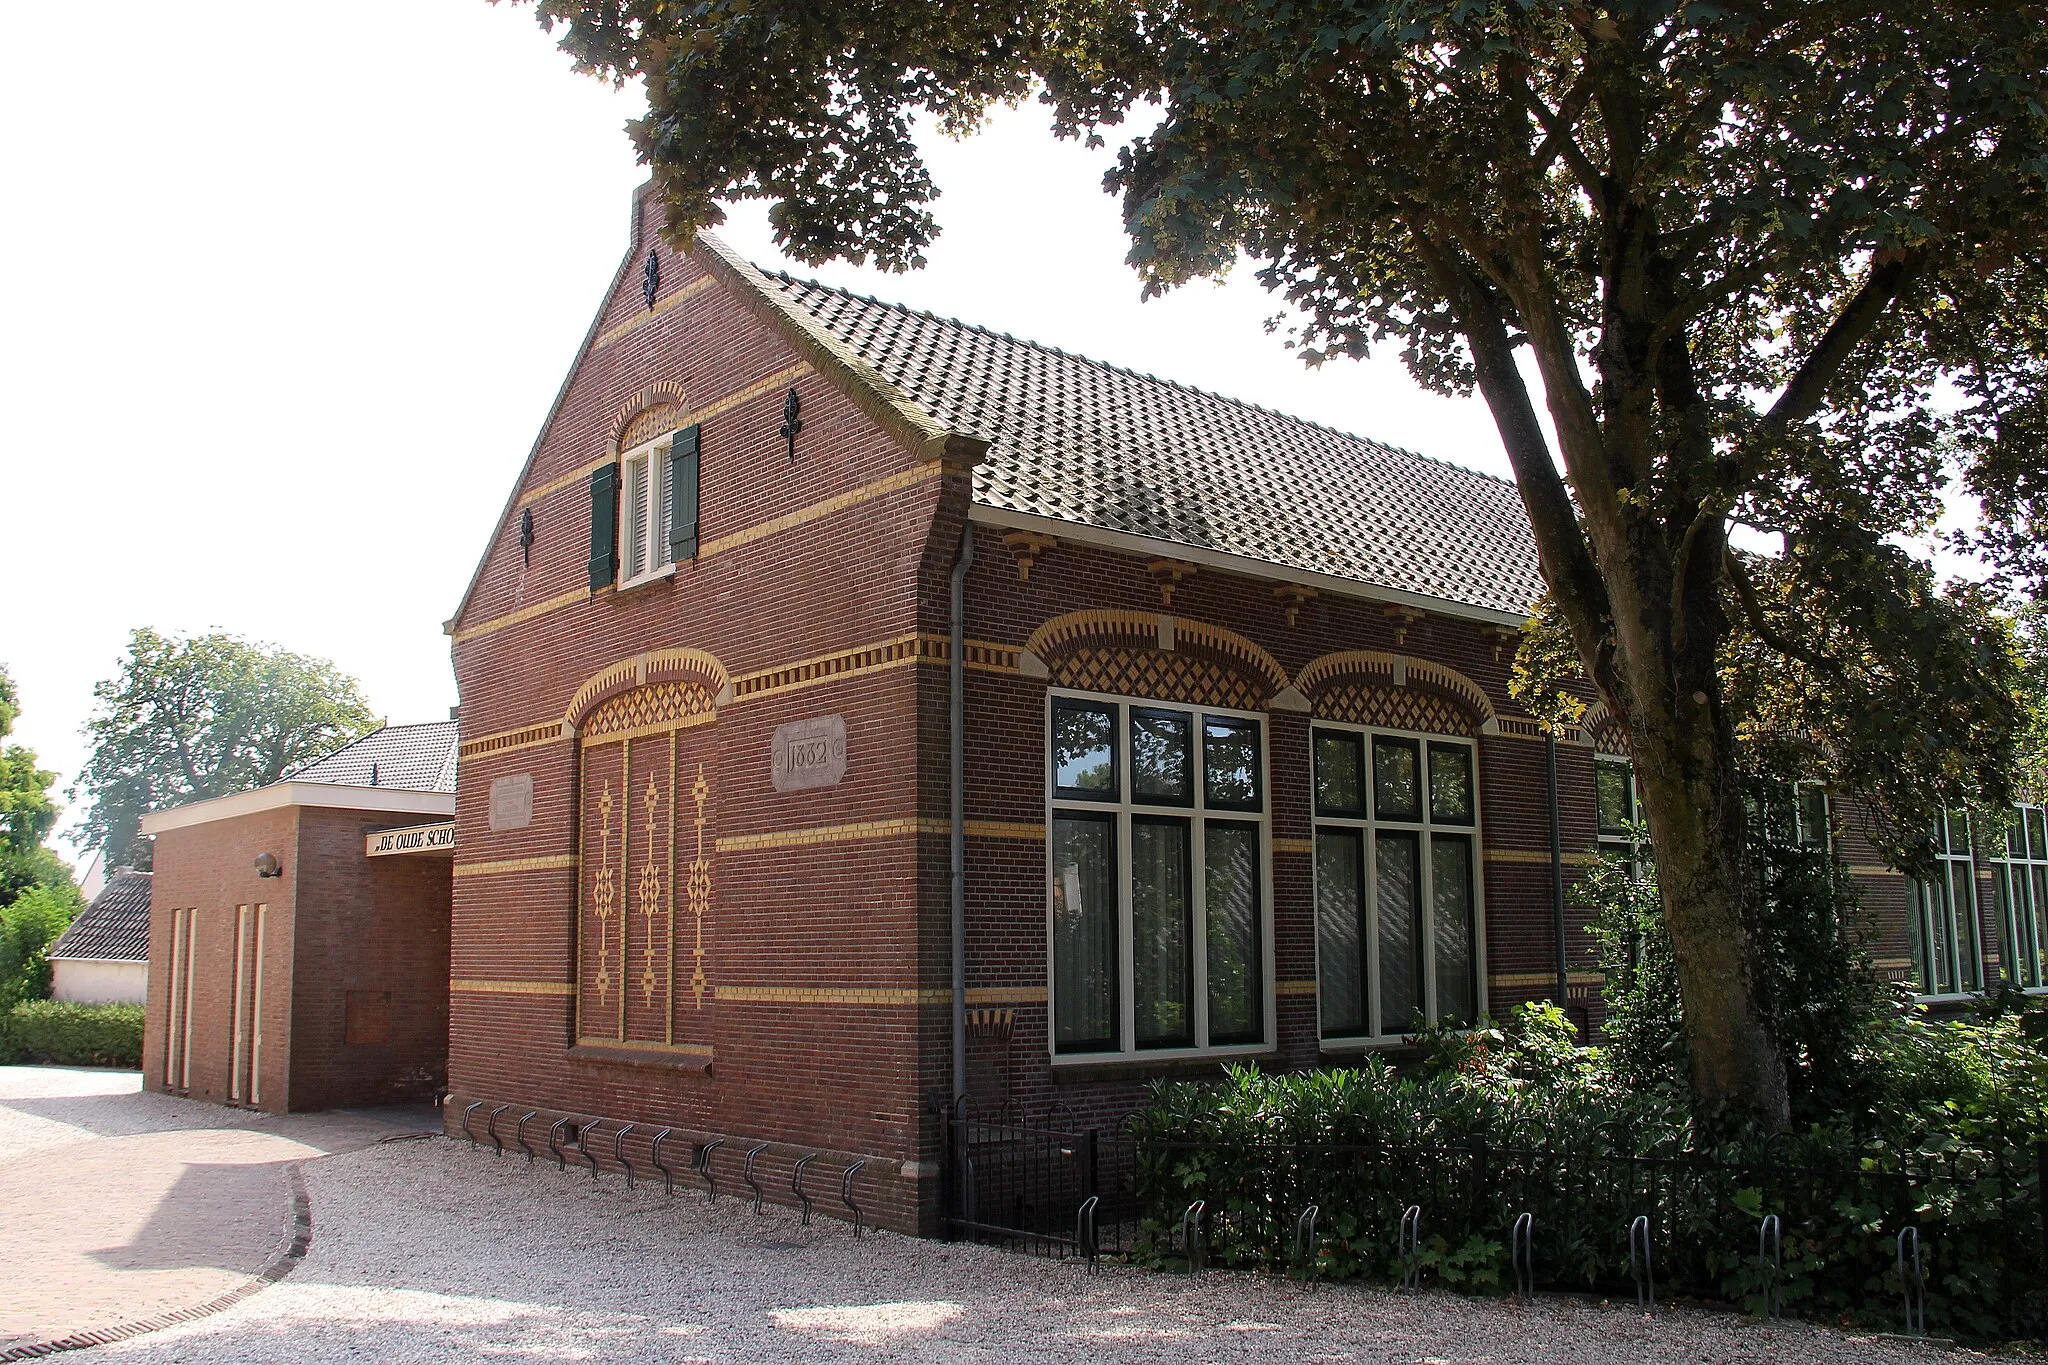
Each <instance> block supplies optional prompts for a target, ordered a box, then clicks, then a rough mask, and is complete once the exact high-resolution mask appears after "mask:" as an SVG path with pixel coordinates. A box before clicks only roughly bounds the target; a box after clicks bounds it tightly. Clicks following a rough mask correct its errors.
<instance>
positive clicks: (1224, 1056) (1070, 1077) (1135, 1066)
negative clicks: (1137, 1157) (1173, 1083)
mask: <svg viewBox="0 0 2048 1365" xmlns="http://www.w3.org/2000/svg"><path fill="white" fill-rule="evenodd" d="M1279 1060H1280V1052H1279V1050H1278V1049H1277V1048H1271V1047H1267V1046H1265V1045H1264V1044H1260V1045H1259V1046H1256V1047H1248V1048H1240V1049H1236V1050H1234V1051H1213V1050H1212V1051H1209V1052H1195V1053H1187V1052H1176V1053H1170V1054H1164V1055H1158V1056H1146V1055H1143V1054H1139V1055H1136V1056H1133V1055H1130V1054H1117V1055H1115V1056H1107V1057H1106V1056H1103V1055H1101V1054H1099V1053H1098V1054H1096V1055H1094V1056H1092V1057H1077V1058H1074V1059H1072V1060H1064V1059H1061V1058H1058V1057H1055V1058H1054V1059H1053V1063H1052V1080H1053V1084H1054V1085H1068V1084H1079V1083H1082V1082H1086V1081H1125V1080H1150V1079H1153V1078H1155V1077H1157V1078H1164V1079H1173V1078H1181V1077H1188V1076H1207V1077H1214V1076H1216V1075H1218V1074H1220V1073H1221V1071H1222V1069H1223V1068H1224V1067H1226V1066H1232V1065H1242V1064H1245V1063H1253V1062H1258V1063H1275V1062H1278V1061H1279Z"/></svg>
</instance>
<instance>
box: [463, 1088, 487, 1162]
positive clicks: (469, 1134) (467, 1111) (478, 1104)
mask: <svg viewBox="0 0 2048 1365" xmlns="http://www.w3.org/2000/svg"><path fill="white" fill-rule="evenodd" d="M483 1107H484V1102H483V1101H482V1100H478V1101H476V1103H474V1104H472V1105H470V1106H469V1107H468V1108H467V1109H464V1110H463V1111H462V1135H463V1136H464V1137H466V1138H468V1139H469V1149H470V1150H471V1151H472V1152H473V1151H475V1150H476V1134H475V1133H473V1132H471V1131H470V1127H469V1116H470V1115H471V1114H474V1113H475V1112H476V1111H477V1110H479V1109H481V1108H483Z"/></svg>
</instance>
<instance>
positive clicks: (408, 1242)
mask: <svg viewBox="0 0 2048 1365" xmlns="http://www.w3.org/2000/svg"><path fill="white" fill-rule="evenodd" d="M304 1171H305V1179H306V1185H307V1187H308V1190H309V1193H310V1196H311V1204H312V1211H313V1214H312V1216H313V1240H312V1246H311V1249H310V1250H309V1251H308V1253H307V1255H306V1257H305V1259H304V1260H303V1261H302V1262H301V1263H300V1264H299V1265H298V1267H297V1268H296V1269H295V1270H294V1271H293V1272H292V1273H291V1275H289V1276H288V1277H286V1278H284V1279H282V1280H280V1281H278V1282H277V1283H275V1284H273V1285H270V1286H269V1287H268V1288H266V1289H264V1290H263V1291H262V1292H261V1293H258V1294H253V1295H250V1296H249V1297H247V1298H244V1299H243V1300H241V1301H240V1302H238V1303H236V1304H234V1305H233V1306H231V1307H229V1308H226V1309H225V1310H223V1311H221V1312H218V1313H214V1314H211V1315H209V1316H206V1317H204V1318H201V1319H198V1320H196V1321H193V1322H189V1323H185V1324H181V1325H177V1326H173V1327H170V1328H167V1329H165V1330H163V1331H159V1332H152V1333H150V1334H148V1335H146V1336H138V1337H135V1338H133V1339H130V1340H126V1341H122V1342H119V1343H117V1344H114V1345H112V1346H107V1347H104V1348H100V1349H97V1350H92V1351H86V1352H82V1353H80V1354H79V1355H78V1356H75V1357H71V1359H75V1360H77V1361H78V1363H79V1365H88V1362H98V1361H101V1360H105V1361H107V1362H109V1365H159V1363H161V1365H270V1363H272V1362H274V1363H275V1365H306V1363H307V1362H318V1361H349V1362H364V1361H375V1362H378V1363H379V1365H411V1363H412V1362H426V1361H444V1360H459V1361H472V1360H513V1361H677V1362H690V1363H692V1365H711V1363H713V1362H716V1363H717V1365H754V1363H755V1362H780V1361H788V1362H803V1365H840V1362H845V1363H846V1365H853V1363H854V1362H860V1365H869V1362H898V1361H900V1362H912V1361H916V1362H924V1361H945V1362H961V1363H962V1365H998V1363H1001V1365H1010V1362H1022V1363H1023V1365H1123V1362H1148V1363H1149V1362H1158V1363H1159V1365H1169V1363H1170V1365H1207V1363H1208V1362H1232V1363H1233V1365H1236V1363H1237V1362H1274V1365H1280V1363H1281V1362H1285V1363H1286V1365H1297V1362H1317V1363H1320V1362H1373V1363H1375V1365H1424V1363H1433V1365H1454V1363H1455V1365H1467V1363H1468V1362H1470V1363H1472V1365H1479V1363H1481V1362H1486V1363H1489V1365H1490V1363H1493V1362H1503V1363H1504V1362H1558V1365H1563V1363H1564V1362H1570V1365H1621V1363H1622V1362H1627V1363H1628V1365H1636V1363H1637V1362H1654V1363H1655V1365H1680V1362H1683V1363H1684V1365H1703V1363H1704V1362H1734V1361H1744V1362H1750V1361H1754V1362H1780V1361H1786V1360H1796V1361H1798V1362H1799V1365H1851V1363H1852V1362H1853V1365H1896V1363H1898V1362H1906V1361H1928V1360H1942V1361H1956V1360H1957V1359H1958V1358H1959V1355H1960V1354H1961V1353H1943V1352H1940V1351H1934V1350H1929V1349H1927V1348H1917V1349H1916V1348H1910V1347H1904V1346H1898V1345H1894V1344H1891V1343H1886V1342H1879V1341H1874V1340H1870V1339H1868V1338H1864V1339H1857V1338H1852V1337H1848V1336H1845V1335H1843V1334H1841V1333H1839V1332H1832V1331H1826V1330H1822V1329H1819V1328H1813V1327H1807V1326H1803V1325H1800V1324H1797V1323H1785V1324H1777V1325H1769V1326H1766V1325H1763V1324H1758V1323H1753V1322H1750V1321H1748V1320H1746V1319H1744V1318H1741V1317H1738V1316H1735V1315H1733V1314H1726V1313H1718V1314H1706V1313H1696V1312H1687V1311H1678V1312H1669V1311H1666V1312H1661V1313H1659V1314H1658V1317H1657V1319H1656V1321H1654V1322H1650V1321H1646V1320H1645V1319H1643V1318H1642V1317H1640V1316H1639V1315H1637V1314H1636V1313H1634V1312H1632V1311H1628V1310H1625V1309H1622V1308H1619V1307H1612V1308H1610V1307H1606V1306H1602V1305H1598V1304H1593V1303H1587V1302H1583V1301H1578V1300H1564V1299H1549V1300H1542V1301H1539V1302H1537V1303H1536V1304H1533V1305H1514V1304H1510V1303H1504V1302H1500V1301H1476V1300H1469V1299H1459V1298H1455V1297H1451V1296H1448V1295H1441V1294H1423V1295H1421V1296H1419V1297H1414V1298H1404V1297H1399V1296H1395V1295H1392V1294H1388V1293H1384V1292H1382V1291H1379V1290H1374V1289H1367V1288H1362V1287H1359V1286H1355V1285H1332V1286H1325V1287H1322V1288H1320V1289H1318V1290H1316V1291H1315V1292H1312V1293H1311V1292H1307V1291H1305V1290H1304V1289H1303V1288H1302V1286H1300V1285H1298V1284H1294V1283H1292V1282H1288V1281H1284V1280H1276V1279H1272V1278H1268V1277H1264V1276H1254V1275H1239V1274H1227V1273H1211V1274H1206V1275H1203V1276H1201V1277H1199V1278H1198V1279H1194V1280H1190V1279H1188V1278H1186V1277H1184V1276H1176V1275H1162V1274H1156V1273H1152V1272H1148V1271H1140V1270H1130V1269H1123V1268H1115V1267H1112V1268H1107V1269H1105V1270H1104V1271H1103V1272H1102V1273H1100V1274H1097V1275H1091V1274H1089V1273H1088V1272H1087V1271H1086V1270H1085V1269H1084V1268H1082V1267H1080V1266H1076V1265H1073V1264H1058V1263H1053V1262H1047V1261H1043V1260H1038V1259H1034V1258H1030V1257H1024V1256H1018V1255H1012V1254H1010V1253H1007V1252H1002V1251H997V1250H994V1249H991V1248H986V1247H976V1246H948V1245H944V1244H941V1243H934V1242H919V1241H915V1240H912V1239H908V1238H903V1237H896V1236H890V1235H887V1234H871V1235H869V1236H866V1237H863V1238H861V1239H860V1240H859V1241H857V1242H856V1241H855V1240H854V1239H853V1238H852V1237H851V1236H850V1235H849V1233H848V1230H847V1227H846V1225H845V1224H844V1223H839V1222H834V1221H832V1220H829V1219H826V1218H824V1217H822V1216H821V1217H820V1218H819V1219H818V1220H817V1221H816V1222H815V1223H814V1224H813V1225H812V1226H811V1227H808V1228H805V1227H801V1226H799V1225H798V1222H797V1218H796V1215H795V1214H794V1213H792V1212H791V1211H789V1210H787V1209H780V1208H774V1207H770V1208H769V1209H768V1210H767V1212H766V1213H764V1214H762V1215H759V1216H756V1215H755V1214H753V1213H752V1212H751V1211H749V1210H748V1208H747V1207H746V1205H745V1204H744V1203H743V1202H742V1201H739V1200H735V1199H732V1198H729V1197H728V1198H722V1199H720V1200H719V1202H718V1203H717V1205H716V1206H711V1205H708V1204H707V1203H706V1202H705V1199H704V1196H703V1195H702V1194H701V1193H698V1192H695V1191H691V1192H688V1193H685V1194H679V1195H678V1196H677V1198H676V1199H674V1200H673V1201H670V1200H666V1199H664V1198H663V1197H662V1193H661V1186H660V1183H659V1182H658V1181H657V1182H654V1183H653V1184H652V1185H649V1184H646V1183H643V1184H641V1185H640V1186H639V1187H638V1188H636V1189H632V1190H628V1189H626V1188H625V1186H624V1183H623V1182H622V1181H621V1180H620V1179H619V1178H618V1177H617V1176H611V1175H607V1176H605V1177H604V1178H602V1179H599V1180H593V1179H591V1178H590V1176H589V1175H588V1174H587V1173H581V1172H578V1171H576V1170H574V1169H571V1170H568V1171H559V1170H557V1169H556V1168H555V1167H554V1166H553V1165H552V1164H549V1163H547V1162H545V1161H542V1162H536V1163H534V1164H531V1165H529V1164H528V1163H527V1162H525V1161H524V1160H521V1159H520V1158H519V1157H518V1156H516V1155H513V1156H505V1157H496V1156H493V1155H492V1154H491V1152H490V1149H489V1148H488V1147H487V1146H486V1147H484V1148H483V1149H481V1150H472V1149H471V1148H470V1147H469V1146H468V1145H467V1144H464V1143H460V1142H450V1141H447V1140H446V1139H435V1140H433V1141H428V1142H403V1143H386V1144H381V1145H375V1146H370V1147H366V1148H362V1149H359V1150H356V1151H352V1152H346V1153H342V1154H340V1155H336V1156H332V1157H328V1158H326V1159H323V1160H320V1161H315V1162H311V1163H309V1164H307V1165H306V1166H305V1167H304Z"/></svg>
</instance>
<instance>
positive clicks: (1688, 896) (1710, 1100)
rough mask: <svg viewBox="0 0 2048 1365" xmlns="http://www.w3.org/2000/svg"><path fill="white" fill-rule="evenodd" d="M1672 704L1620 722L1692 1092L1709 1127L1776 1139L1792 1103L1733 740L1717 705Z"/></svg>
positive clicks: (1635, 708)
mask: <svg viewBox="0 0 2048 1365" xmlns="http://www.w3.org/2000/svg"><path fill="white" fill-rule="evenodd" d="M1658 690H1659V691H1661V690H1662V689H1658ZM1676 700H1677V705H1676V706H1659V705H1657V704H1656V702H1655V701H1650V702H1648V703H1645V702H1644V701H1643V700H1641V699H1640V698H1637V699H1635V700H1634V704H1633V705H1631V706H1630V708H1629V714H1628V722H1629V731H1630V739H1631V742H1632V744H1633V747H1634V757H1635V771H1636V783H1637V788H1638V791H1639V793H1640V796H1641V800H1642V803H1643V815H1644V818H1645V821H1646V822H1647V823H1648V825H1649V829H1650V841H1651V845H1652V847H1653V849H1654V851H1655V855H1656V861H1657V884H1658V888H1659V890H1660V891H1661V893H1662V895H1663V898H1664V917H1665V924H1666V927H1667V928H1668V929H1669V931H1670V934H1671V947H1672V952H1673V955H1674V957H1675V958H1676V960H1677V965H1678V987H1679V996H1680V999H1681V1000H1682V1001H1683V1004H1684V1017H1685V1041H1686V1047H1687V1051H1688V1053H1689V1054H1690V1058H1691V1080H1692V1091H1693V1095H1694V1096H1695V1097H1696V1098H1697V1099H1698V1100H1699V1101H1700V1104H1701V1106H1702V1115H1703V1117H1705V1118H1707V1119H1708V1120H1710V1121H1714V1120H1718V1119H1721V1118H1724V1117H1726V1118H1733V1117H1737V1116H1738V1115H1742V1116H1748V1117H1753V1118H1755V1119H1756V1120H1758V1121H1761V1122H1762V1123H1764V1124H1765V1125H1766V1126H1768V1127H1769V1128H1771V1129H1773V1130H1778V1129H1782V1128H1784V1127H1785V1126H1786V1124H1787V1122H1788V1121H1789V1114H1788V1104H1789V1097H1788V1095H1787V1091H1786V1081H1785V1063H1784V1058H1783V1056H1782V1054H1781V1053H1780V1052H1779V1050H1778V1043H1777V1038H1776V1036H1775V1034H1774V1031H1773V1029H1772V1027H1771V1017H1770V999H1769V987H1770V983H1769V980H1768V978H1767V977H1766V975H1765V973H1764V964H1763V958H1762V952H1761V944H1762V942H1763V937H1762V933H1761V925H1760V923H1759V912H1760V907H1759V905H1758V904H1757V900H1756V897H1755V895H1754V894H1753V884H1752V880H1751V878H1750V877H1749V875H1748V862H1747V855H1746V849H1745V844H1746V840H1747V830H1746V817H1745V812H1744V808H1743V802H1742V792H1741V786H1740V780H1739V772H1738V768H1737V765H1736V763H1735V742H1734V736H1733V735H1732V734H1731V733H1730V732H1729V729H1728V726H1727V724H1726V722H1725V720H1724V718H1723V717H1722V715H1721V712H1720V707H1719V704H1718V701H1716V700H1714V699H1712V698H1710V699H1709V700H1708V702H1707V703H1706V704H1705V705H1700V704H1698V703H1697V702H1696V701H1695V699H1694V698H1693V697H1690V696H1684V697H1679V698H1677V699H1676Z"/></svg>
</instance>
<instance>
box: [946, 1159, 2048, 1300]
mask: <svg viewBox="0 0 2048 1365" xmlns="http://www.w3.org/2000/svg"><path fill="white" fill-rule="evenodd" d="M1626 1139H1627V1135H1626V1134H1612V1135H1610V1136H1609V1137H1608V1138H1607V1139H1606V1140H1603V1141H1601V1142H1599V1143H1597V1144H1585V1145H1580V1146H1576V1147H1569V1146H1548V1145H1540V1144H1534V1143H1532V1144H1531V1145H1527V1146H1515V1147H1506V1146H1494V1145H1489V1144H1487V1143H1484V1142H1470V1143H1463V1144H1441V1143H1402V1142H1368V1143H1355V1144H1343V1143H1289V1142H1261V1143H1256V1144H1247V1145H1241V1146H1226V1145H1218V1144H1203V1143H1180V1142H1171V1141H1159V1140H1136V1139H1133V1138H1132V1137H1130V1136H1129V1135H1128V1134H1124V1133H1121V1132H1110V1131H1105V1130H1093V1131H1073V1132H1066V1131H1057V1130H1054V1129H1050V1128H1031V1127H1026V1126H1023V1125H1019V1124H1012V1123H996V1122H980V1121H975V1120H973V1119H971V1118H956V1119H953V1120H952V1121H950V1122H949V1124H948V1127H947V1151H948V1158H949V1159H948V1162H947V1174H948V1183H947V1190H946V1226H947V1230H948V1232H949V1234H951V1235H954V1236H966V1237H974V1238H978V1239H982V1240H991V1241H997V1242H1002V1243H1005V1244H1008V1245H1012V1246H1017V1247H1020V1248H1026V1249H1029V1250H1032V1251H1036V1252H1039V1253H1041V1254H1046V1255H1052V1256H1068V1255H1081V1256H1088V1257H1093V1256H1095V1255H1099V1254H1128V1255H1131V1256H1134V1257H1135V1258H1137V1259H1140V1260H1143V1261H1146V1262H1149V1263H1152V1264H1159V1265H1168V1266H1173V1267H1177V1268H1189V1269H1192V1268H1196V1267H1198V1266H1200V1265H1201V1264H1203V1263H1205V1262H1206V1263H1209V1264H1223V1265H1234V1266H1241V1267H1247V1268H1262V1269H1266V1270H1270V1271H1275V1272H1286V1273H1290V1274H1295V1275H1299V1276H1302V1277H1306V1278H1349V1277H1361V1278H1367V1279H1375V1280H1381V1281H1391V1282H1396V1283H1403V1284H1409V1285H1413V1284H1418V1283H1423V1282H1435V1283H1440V1284H1443V1285H1445V1286H1447V1287H1450V1288H1455V1289H1463V1290H1468V1291H1473V1292H1510V1291H1517V1290H1519V1291H1521V1292H1529V1291H1532V1290H1534V1289H1538V1288H1544V1289H1557V1290H1571V1291H1589V1290H1590V1291H1594V1292H1603V1293H1616V1294H1619V1295H1621V1296H1622V1297H1624V1298H1627V1297H1630V1296H1634V1297H1636V1298H1637V1299H1639V1300H1642V1301H1644V1302H1647V1301H1648V1300H1649V1299H1650V1298H1652V1297H1653V1296H1654V1297H1665V1296H1684V1297H1690V1298H1698V1299H1712V1300H1722V1301H1732V1302H1735V1303H1737V1304H1739V1305H1740V1306H1743V1307H1746V1308H1748V1309H1750V1310H1751V1311H1753V1312H1761V1313H1774V1312H1776V1311H1778V1310H1779V1309H1780V1308H1781V1307H1782V1309H1783V1311H1786V1312H1791V1313H1795V1314H1811V1315H1815V1316H1823V1317H1839V1316H1845V1315H1846V1316H1849V1317H1853V1318H1856V1319H1859V1320H1862V1321H1865V1322H1880V1323H1881V1322H1889V1323H1891V1324H1895V1325H1898V1326H1903V1327H1906V1328H1907V1330H1918V1329H1923V1326H1924V1327H1927V1328H1932V1329H1933V1330H1935V1331H1938V1332H1946V1333H1949V1334H1953V1335H1960V1336H1965V1337H1970V1338H1975V1339H1979V1340H2015V1339H2042V1338H2044V1337H2048V1209H2044V1207H2043V1198H2042V1191H2043V1188H2044V1186H2048V1144H2043V1145H2038V1146H2029V1145H2023V1144H2018V1143H2008V1144H2000V1143H1997V1142H1986V1143H1983V1144H1981V1145H1974V1146H1958V1145H1944V1146H1943V1147H1941V1148H1940V1149H1938V1150H1931V1151H1901V1150H1898V1149H1895V1148H1887V1147H1878V1146H1872V1147H1866V1148H1862V1149H1858V1150H1857V1151H1854V1152H1850V1153H1844V1152H1843V1151H1842V1150H1841V1149H1839V1148H1837V1147H1823V1146H1816V1145H1813V1144H1807V1143H1802V1142H1800V1141H1798V1140H1793V1139H1782V1140H1778V1141H1774V1142H1771V1143H1766V1144H1763V1145H1761V1146H1758V1147H1750V1148H1746V1149H1739V1150H1738V1149H1734V1148H1729V1149H1722V1150H1718V1151H1677V1150H1651V1151H1646V1152H1639V1151H1635V1150H1633V1149H1632V1148H1631V1147H1630V1145H1629V1143H1628V1142H1627V1140H1626Z"/></svg>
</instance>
